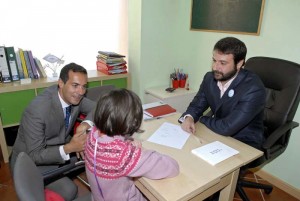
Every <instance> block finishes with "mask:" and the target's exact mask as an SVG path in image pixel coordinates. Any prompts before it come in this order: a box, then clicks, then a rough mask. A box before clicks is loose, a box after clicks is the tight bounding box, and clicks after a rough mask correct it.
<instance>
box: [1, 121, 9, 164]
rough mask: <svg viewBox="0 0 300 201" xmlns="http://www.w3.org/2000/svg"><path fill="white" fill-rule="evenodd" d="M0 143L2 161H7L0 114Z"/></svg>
mask: <svg viewBox="0 0 300 201" xmlns="http://www.w3.org/2000/svg"><path fill="white" fill-rule="evenodd" d="M0 145H1V151H2V156H3V159H4V163H8V150H7V144H6V140H5V135H4V130H3V126H2V119H1V116H0Z"/></svg>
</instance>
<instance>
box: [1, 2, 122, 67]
mask: <svg viewBox="0 0 300 201" xmlns="http://www.w3.org/2000/svg"><path fill="white" fill-rule="evenodd" d="M121 1H124V0H112V1H105V0H89V1H88V2H86V1H81V0H64V1H60V0H51V1H45V0H40V1H36V0H26V1H22V0H9V1H2V2H1V16H2V17H3V19H2V21H1V31H0V45H5V46H14V47H15V50H16V49H17V48H23V49H25V50H32V52H33V55H34V56H36V57H37V58H39V59H40V60H41V61H42V63H44V61H43V60H42V58H43V57H44V56H45V55H46V54H48V53H52V54H54V55H56V56H58V57H61V56H64V58H63V59H64V60H65V64H66V63H70V62H76V63H78V64H80V65H82V66H84V67H85V68H87V69H96V56H97V54H98V50H103V51H118V50H119V43H120V41H119V38H120V36H119V34H120V31H119V27H120V23H119V20H120V15H121V13H122V12H120V9H121V7H120V2H121ZM126 42H127V41H126Z"/></svg>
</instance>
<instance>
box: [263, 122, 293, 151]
mask: <svg viewBox="0 0 300 201" xmlns="http://www.w3.org/2000/svg"><path fill="white" fill-rule="evenodd" d="M298 126H299V123H297V122H294V121H291V122H287V123H285V124H283V125H282V126H280V127H279V128H277V129H276V130H275V131H274V132H272V133H271V135H270V136H269V137H268V139H267V140H266V141H265V143H264V144H263V146H262V147H263V149H269V148H270V147H272V146H273V145H274V144H275V143H276V141H277V140H279V139H280V138H281V137H282V136H283V135H285V134H286V132H288V131H289V130H292V129H294V128H296V127H298Z"/></svg>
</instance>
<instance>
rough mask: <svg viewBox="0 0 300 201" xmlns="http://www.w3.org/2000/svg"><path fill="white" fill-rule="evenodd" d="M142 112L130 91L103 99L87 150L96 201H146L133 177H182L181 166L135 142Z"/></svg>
mask: <svg viewBox="0 0 300 201" xmlns="http://www.w3.org/2000/svg"><path fill="white" fill-rule="evenodd" d="M142 120H143V109H142V105H141V101H140V99H139V97H138V96H137V95H136V94H135V93H133V92H132V91H129V90H127V89H116V90H112V91H111V92H109V93H107V94H105V95H103V96H102V97H101V98H100V99H99V101H98V103H97V107H96V110H95V116H94V123H95V126H94V127H93V128H92V130H91V132H90V134H89V136H88V139H87V142H86V147H85V161H86V174H87V177H88V181H89V183H90V185H91V191H92V198H93V200H94V201H100V200H101V201H102V200H105V201H109V200H111V201H121V200H132V201H133V200H134V201H142V200H146V198H144V197H143V195H142V193H141V192H140V191H139V190H138V189H137V188H136V187H135V185H134V182H133V178H134V177H147V178H149V179H163V178H169V177H174V176H176V175H178V174H179V166H178V163H177V162H176V161H175V160H174V159H173V158H171V157H169V156H167V155H163V154H160V153H158V152H156V151H153V150H146V149H143V148H142V147H141V144H140V143H137V142H136V141H133V140H132V137H131V136H132V135H133V134H134V133H135V132H138V131H140V126H141V123H142Z"/></svg>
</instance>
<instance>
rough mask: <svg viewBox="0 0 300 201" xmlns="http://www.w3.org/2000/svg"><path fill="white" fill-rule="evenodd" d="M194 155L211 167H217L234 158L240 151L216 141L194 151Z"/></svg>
mask: <svg viewBox="0 0 300 201" xmlns="http://www.w3.org/2000/svg"><path fill="white" fill-rule="evenodd" d="M192 153H193V154H195V155H196V156H198V157H200V158H202V159H203V160H205V161H206V162H208V163H210V164H211V165H216V164H217V163H220V162H221V161H223V160H225V159H227V158H229V157H231V156H234V155H236V154H238V153H239V151H237V150H235V149H233V148H231V147H229V146H227V145H225V144H223V143H221V142H219V141H215V142H212V143H209V144H207V145H204V146H201V147H199V148H196V149H193V150H192Z"/></svg>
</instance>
